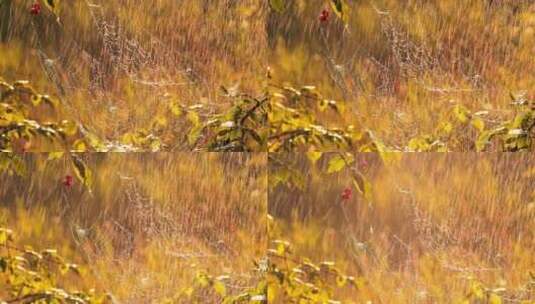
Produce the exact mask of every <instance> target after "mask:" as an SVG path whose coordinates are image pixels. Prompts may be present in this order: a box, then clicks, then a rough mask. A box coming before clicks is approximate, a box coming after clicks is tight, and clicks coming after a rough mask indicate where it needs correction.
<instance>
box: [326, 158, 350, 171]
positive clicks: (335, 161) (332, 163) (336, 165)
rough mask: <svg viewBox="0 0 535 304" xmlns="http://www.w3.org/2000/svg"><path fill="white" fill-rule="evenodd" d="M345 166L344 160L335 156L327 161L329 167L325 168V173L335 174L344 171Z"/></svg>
mask: <svg viewBox="0 0 535 304" xmlns="http://www.w3.org/2000/svg"><path fill="white" fill-rule="evenodd" d="M345 166H346V162H345V160H344V159H343V158H342V157H341V156H340V155H336V156H335V157H333V158H331V160H329V167H328V168H327V173H335V172H339V171H340V170H342V169H344V167H345Z"/></svg>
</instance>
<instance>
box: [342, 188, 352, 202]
mask: <svg viewBox="0 0 535 304" xmlns="http://www.w3.org/2000/svg"><path fill="white" fill-rule="evenodd" d="M351 194H352V192H351V188H349V187H347V188H345V189H344V191H342V199H343V200H344V201H347V200H350V199H351Z"/></svg>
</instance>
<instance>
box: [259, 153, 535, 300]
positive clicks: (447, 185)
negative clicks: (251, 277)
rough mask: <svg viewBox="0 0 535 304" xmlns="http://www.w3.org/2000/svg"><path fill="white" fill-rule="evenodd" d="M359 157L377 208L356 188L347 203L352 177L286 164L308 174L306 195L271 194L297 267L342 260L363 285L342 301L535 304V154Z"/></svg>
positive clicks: (348, 290)
mask: <svg viewBox="0 0 535 304" xmlns="http://www.w3.org/2000/svg"><path fill="white" fill-rule="evenodd" d="M324 157H325V156H324ZM357 158H358V159H359V163H358V165H356V166H358V167H360V169H359V170H361V171H362V172H364V175H366V176H368V178H369V179H370V181H371V184H372V185H373V191H372V196H371V199H370V200H369V201H368V200H366V199H364V198H363V197H362V196H361V195H359V194H358V193H356V191H354V189H353V192H352V195H351V196H350V197H349V198H346V199H344V198H343V193H344V189H346V188H349V189H352V188H353V186H352V182H351V177H350V173H348V172H346V171H342V172H340V173H331V174H327V173H325V170H324V168H323V167H326V163H325V162H324V161H322V159H320V160H319V161H318V163H317V164H316V165H311V164H310V162H309V161H308V159H307V157H306V156H304V155H301V156H299V155H295V154H290V155H287V156H285V159H286V160H287V161H291V162H293V163H294V164H295V167H296V168H297V169H298V171H299V172H301V173H302V174H303V175H304V176H305V177H304V186H303V189H302V190H299V189H296V188H295V187H294V185H292V184H290V186H288V185H282V184H278V185H277V186H276V187H274V188H272V189H270V194H269V213H270V215H271V216H272V217H273V218H274V220H275V222H276V226H275V227H274V228H273V229H272V231H271V233H272V234H271V235H270V238H271V240H272V241H273V240H277V239H280V240H286V241H289V242H290V246H291V250H292V252H293V253H292V256H293V257H299V258H298V260H301V259H303V258H305V257H306V258H309V259H311V260H312V261H314V262H320V261H334V262H335V264H336V265H337V267H338V268H339V269H340V271H342V272H343V273H346V274H348V275H351V276H354V278H355V282H356V286H357V287H353V286H349V287H343V288H338V289H336V288H335V292H334V297H333V298H334V299H336V300H340V301H342V303H533V300H534V297H535V294H534V291H535V290H534V289H533V284H534V282H535V281H534V280H535V278H534V273H533V271H534V269H535V268H534V267H535V257H534V255H533V252H534V250H535V235H534V233H533V232H534V231H535V229H534V228H535V201H534V200H535V192H534V189H533V187H532V185H533V183H534V179H535V171H534V168H535V166H534V165H535V158H534V157H533V155H522V154H507V155H504V154H487V155H478V154H473V153H472V154H464V153H463V154H459V153H458V154H451V155H449V154H437V153H431V154H426V155H418V154H405V155H403V156H402V157H401V159H400V160H398V161H397V162H395V163H391V164H384V163H381V161H380V160H379V157H377V155H373V154H360V155H357ZM272 166H273V165H272V164H271V163H270V167H272ZM270 170H271V169H270ZM270 178H271V176H270ZM280 258H281V257H277V258H276V259H280ZM292 263H294V265H296V261H293V262H292ZM303 269H304V268H303ZM298 277H299V276H298ZM299 278H301V279H303V277H299ZM331 279H333V278H331ZM334 286H336V285H335V284H334ZM276 294H277V295H278V296H279V298H277V299H278V300H279V301H278V302H277V301H276V302H277V303H285V302H286V301H287V300H284V299H285V298H284V297H283V296H282V293H281V292H279V293H276ZM305 302H306V301H305Z"/></svg>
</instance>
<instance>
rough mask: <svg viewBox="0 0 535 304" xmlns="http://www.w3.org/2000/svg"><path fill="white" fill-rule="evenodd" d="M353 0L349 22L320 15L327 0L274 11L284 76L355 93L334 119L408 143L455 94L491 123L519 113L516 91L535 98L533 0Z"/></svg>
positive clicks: (433, 123)
mask: <svg viewBox="0 0 535 304" xmlns="http://www.w3.org/2000/svg"><path fill="white" fill-rule="evenodd" d="M346 2H348V3H349V4H350V5H349V6H350V8H351V10H350V13H349V23H348V24H347V26H344V25H343V24H342V22H340V21H339V20H337V18H336V17H335V16H334V15H333V14H332V18H331V19H330V20H329V21H328V22H320V21H319V20H318V16H319V14H320V12H321V10H322V9H323V8H324V7H328V6H327V5H326V4H325V2H324V1H320V0H315V1H291V3H292V4H291V5H289V6H288V9H287V11H286V12H285V13H283V14H272V15H271V16H270V17H271V18H270V21H269V22H270V23H269V25H270V26H269V28H268V30H269V31H268V37H269V43H270V47H271V50H272V51H271V52H270V54H269V55H268V58H269V59H268V62H269V64H270V66H271V68H272V70H273V75H274V77H275V79H276V80H277V81H279V82H289V83H292V84H297V85H316V86H318V88H319V91H320V92H323V93H324V95H325V96H330V97H332V98H335V99H339V100H344V101H346V105H347V108H348V110H347V111H346V112H345V113H344V115H342V118H336V120H332V118H330V117H324V119H325V121H327V124H328V125H337V126H340V127H345V126H347V125H349V124H354V125H363V126H364V127H366V128H368V129H370V130H372V131H373V132H374V133H376V134H377V135H378V136H379V137H380V138H383V139H385V141H386V142H387V143H388V144H391V145H396V146H404V145H405V144H406V143H407V142H408V140H409V139H411V138H413V137H415V136H417V135H421V134H432V133H433V132H434V131H435V130H436V128H437V127H438V126H439V123H440V122H441V121H443V120H444V118H445V117H446V116H447V115H448V113H449V112H451V109H452V107H453V105H454V104H462V105H464V106H466V107H467V108H468V109H470V110H473V111H482V110H485V111H488V113H487V114H486V116H485V117H484V120H485V123H486V124H487V125H489V126H491V125H493V124H494V123H495V121H496V120H500V119H503V118H505V117H511V116H512V115H513V114H514V111H515V109H514V107H511V105H510V103H511V101H512V100H511V94H513V95H515V96H525V98H526V99H527V100H533V99H534V98H535V91H534V90H533V88H534V87H535V78H534V77H533V73H532V72H531V71H533V69H534V67H535V66H534V61H533V59H532V54H533V52H534V51H535V6H534V5H533V3H532V1H463V2H462V3H461V2H457V1H432V0H430V1H395V0H373V1H346ZM449 148H450V150H452V151H464V150H469V149H470V148H469V147H467V146H466V144H463V143H460V144H457V145H450V146H449Z"/></svg>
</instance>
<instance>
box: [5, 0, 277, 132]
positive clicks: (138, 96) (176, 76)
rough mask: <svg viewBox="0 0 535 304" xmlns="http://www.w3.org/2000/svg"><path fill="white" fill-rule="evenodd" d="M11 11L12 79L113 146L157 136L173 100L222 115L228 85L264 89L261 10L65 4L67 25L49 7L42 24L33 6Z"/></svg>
mask: <svg viewBox="0 0 535 304" xmlns="http://www.w3.org/2000/svg"><path fill="white" fill-rule="evenodd" d="M8 3H9V1H4V2H3V3H2V8H1V10H2V12H5V11H6V8H5V7H6V6H7V5H8ZM11 3H12V4H11V10H9V12H10V14H8V16H9V18H2V21H1V28H2V39H0V40H1V42H0V74H1V75H2V77H3V78H5V79H6V80H8V81H14V80H19V79H27V80H30V81H31V82H32V83H33V84H34V85H35V86H36V88H37V89H38V90H40V91H42V92H49V93H50V94H53V95H55V96H58V97H59V98H61V100H62V101H63V104H64V107H63V108H64V109H63V111H64V112H65V113H62V116H63V117H68V118H70V119H75V120H76V121H78V122H80V123H82V124H83V125H85V126H86V127H87V128H89V129H90V130H92V131H94V132H96V133H97V134H98V135H99V136H101V137H103V138H107V139H109V140H117V139H118V138H119V137H120V135H122V134H124V133H126V132H127V131H133V130H136V129H139V128H151V126H152V124H153V123H154V119H155V117H156V116H157V115H159V114H160V115H161V114H162V113H164V112H167V111H168V106H167V103H168V99H169V96H173V98H176V99H177V100H178V101H180V102H181V103H183V104H185V105H192V104H201V105H204V106H205V107H206V108H207V110H206V111H207V112H208V113H213V112H218V111H221V110H224V109H226V108H227V107H228V106H229V105H228V101H225V100H223V99H222V98H221V96H220V91H219V87H220V86H221V85H225V86H229V87H231V86H237V87H239V88H240V89H241V90H243V91H245V92H256V91H258V90H260V89H261V86H262V82H261V79H262V77H263V74H262V73H261V72H260V73H259V71H263V69H264V66H265V61H264V60H263V58H265V55H264V54H265V52H266V51H267V48H266V35H265V30H264V24H265V22H264V21H265V12H266V5H264V4H262V3H260V2H258V1H249V0H248V1H240V2H239V3H238V2H235V1H216V2H212V1H179V3H177V1H170V0H166V1H157V2H155V3H154V2H139V1H130V0H128V1H126V0H125V1H63V3H62V9H61V13H60V16H61V19H60V22H61V24H58V23H57V22H56V21H55V16H53V15H52V13H50V12H49V11H47V10H46V9H45V8H44V6H43V10H42V13H41V14H40V15H39V16H33V15H31V14H30V11H29V6H30V4H31V3H32V1H11ZM4 31H5V33H4ZM184 132H186V130H184Z"/></svg>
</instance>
